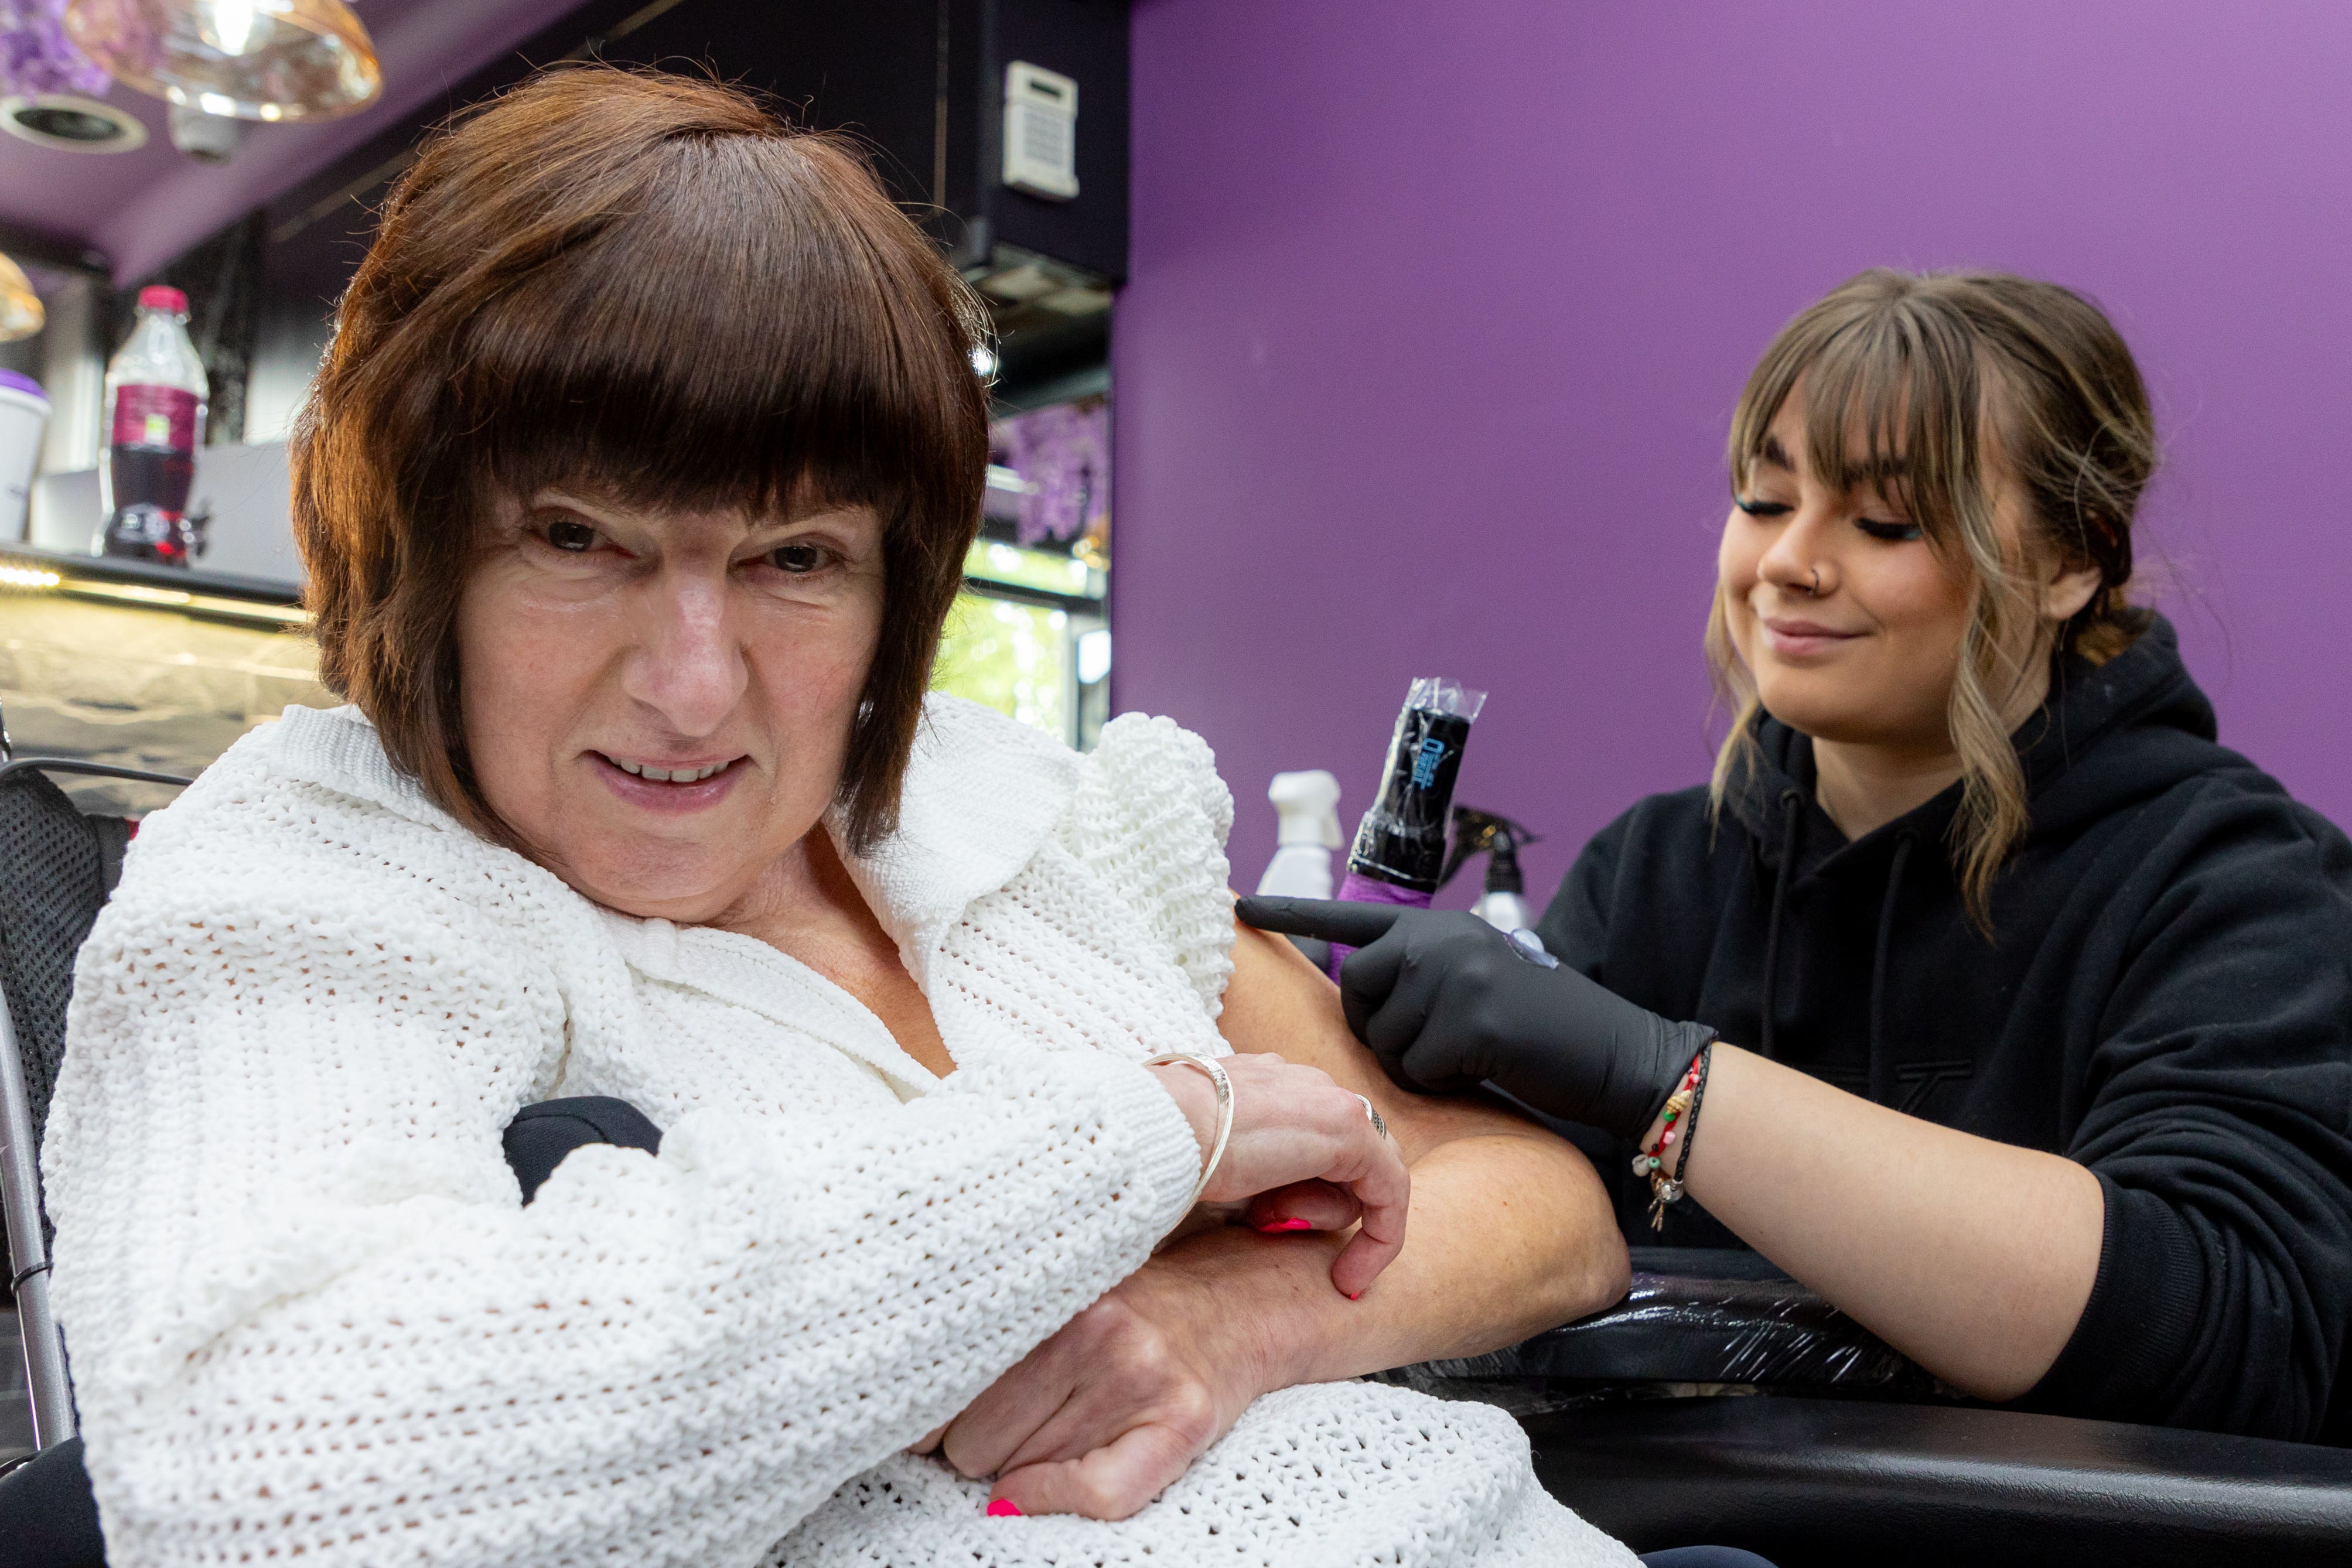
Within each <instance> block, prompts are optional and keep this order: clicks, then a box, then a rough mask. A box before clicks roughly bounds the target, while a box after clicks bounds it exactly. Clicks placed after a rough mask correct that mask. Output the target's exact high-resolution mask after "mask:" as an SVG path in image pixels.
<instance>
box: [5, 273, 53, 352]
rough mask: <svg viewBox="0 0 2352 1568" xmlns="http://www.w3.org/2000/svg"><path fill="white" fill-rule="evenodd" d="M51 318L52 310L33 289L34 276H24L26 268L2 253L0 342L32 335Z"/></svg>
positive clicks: (13, 340) (12, 340) (11, 341)
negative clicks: (44, 304)
mask: <svg viewBox="0 0 2352 1568" xmlns="http://www.w3.org/2000/svg"><path fill="white" fill-rule="evenodd" d="M48 319H49V313H48V312H47V311H46V310H44V309H42V308H41V297H40V296H39V295H37V294H36V293H34V292H33V280H32V279H31V278H29V277H26V276H25V269H24V268H23V267H18V266H17V265H16V263H15V262H14V261H12V260H10V259H9V258H8V257H6V256H0V343H13V342H15V341H16V340H17V339H19V338H29V337H31V336H32V335H33V334H34V333H36V332H37V331H39V330H40V329H41V328H42V325H43V324H44V323H46V322H47V320H48Z"/></svg>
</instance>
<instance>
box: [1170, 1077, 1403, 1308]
mask: <svg viewBox="0 0 2352 1568" xmlns="http://www.w3.org/2000/svg"><path fill="white" fill-rule="evenodd" d="M1218 1063H1219V1065H1221V1066H1222V1067H1223V1068H1224V1070H1225V1077H1226V1079H1227V1081H1228V1082H1231V1083H1232V1085H1233V1090H1234V1130H1233V1136H1232V1137H1231V1139H1230V1140H1228V1142H1227V1143H1226V1145H1225V1157H1224V1158H1223V1160H1221V1161H1219V1162H1218V1164H1217V1168H1216V1171H1215V1173H1214V1175H1213V1176H1212V1177H1211V1178H1210V1181H1209V1186H1208V1189H1207V1190H1206V1191H1205V1192H1203V1193H1202V1195H1201V1197H1202V1201H1203V1202H1207V1203H1235V1202H1240V1201H1243V1200H1244V1199H1248V1198H1252V1197H1256V1196H1257V1195H1259V1194H1261V1193H1271V1192H1274V1191H1275V1190H1276V1189H1277V1188H1285V1187H1289V1188H1297V1187H1298V1186H1299V1185H1300V1184H1302V1183H1311V1182H1327V1183H1328V1184H1330V1186H1332V1187H1336V1188H1338V1189H1339V1190H1340V1191H1342V1192H1344V1193H1346V1194H1347V1195H1348V1197H1349V1199H1351V1200H1352V1201H1353V1203H1354V1204H1355V1205H1356V1206H1357V1207H1358V1208H1359V1209H1360V1214H1361V1219H1362V1228H1360V1229H1359V1230H1358V1231H1357V1232H1356V1234H1355V1236H1354V1237H1353V1238H1352V1239H1350V1240H1349V1243H1348V1245H1347V1247H1346V1248H1345V1249H1343V1250H1342V1251H1341V1252H1340V1254H1339V1257H1338V1258H1337V1259H1335V1260H1333V1261H1332V1264H1331V1283H1332V1284H1333V1285H1335V1286H1337V1287H1338V1288H1339V1293H1340V1294H1342V1295H1344V1296H1346V1297H1348V1298H1349V1299H1350V1300H1353V1299H1354V1298H1356V1297H1358V1296H1360V1295H1362V1294H1363V1293H1364V1289H1365V1287H1366V1286H1368V1285H1370V1283H1371V1282H1372V1281H1374V1280H1376V1279H1378V1278H1379V1277H1380V1273H1381V1270H1383V1269H1385V1268H1387V1267H1388V1266H1389V1264H1390V1263H1391V1262H1392V1261H1394V1260H1395V1258H1396V1255H1397V1252H1398V1249H1401V1248H1402V1247H1403V1245H1404V1219H1405V1207H1406V1205H1407V1203H1408V1202H1409V1201H1410V1199H1411V1198H1412V1176H1410V1175H1409V1174H1407V1172H1406V1170H1405V1164H1404V1157H1403V1156H1402V1155H1401V1154H1399V1153H1398V1151H1397V1146H1396V1143H1395V1141H1394V1140H1393V1139H1391V1137H1390V1136H1389V1135H1388V1133H1387V1130H1386V1129H1385V1128H1383V1127H1381V1124H1379V1123H1378V1122H1377V1121H1376V1120H1375V1119H1374V1117H1373V1114H1372V1110H1371V1105H1370V1102H1369V1101H1367V1100H1365V1099H1364V1097H1363V1096H1362V1095H1360V1094H1356V1093H1352V1092H1349V1091H1348V1090H1345V1089H1342V1088H1340V1087H1339V1085H1338V1084H1337V1083H1334V1082H1331V1078H1330V1075H1329V1074H1328V1073H1327V1072H1325V1071H1322V1070H1321V1069H1320V1068H1315V1067H1301V1066H1299V1065H1297V1063H1295V1062H1289V1061H1284V1060H1283V1059H1282V1058H1281V1057H1279V1056H1275V1055H1272V1054H1271V1053H1267V1054H1260V1055H1236V1056H1225V1057H1220V1058H1218ZM1151 1071H1153V1072H1154V1073H1156V1074H1157V1075H1158V1076H1159V1078H1160V1083H1161V1085H1162V1086H1163V1087H1165V1088H1166V1089H1167V1091H1168V1092H1169V1093H1170V1094H1171V1096H1173V1097H1174V1099H1175V1101H1176V1103H1177V1104H1178V1105H1180V1106H1181V1107H1182V1108H1183V1111H1184V1114H1185V1116H1186V1117H1187V1118H1188V1119H1189V1120H1190V1121H1191V1122H1192V1133H1193V1135H1194V1136H1195V1137H1197V1138H1198V1139H1200V1141H1201V1147H1202V1157H1203V1158H1206V1157H1207V1153H1206V1151H1207V1150H1208V1148H1209V1146H1210V1145H1211V1144H1212V1143H1213V1141H1214V1139H1215V1136H1216V1125H1217V1096H1216V1087H1215V1085H1214V1084H1213V1082H1211V1081H1210V1078H1209V1075H1208V1074H1207V1073H1205V1072H1202V1071H1200V1070H1199V1069H1197V1068H1194V1067H1189V1066H1186V1065H1184V1064H1182V1063H1181V1062H1180V1063H1171V1064H1169V1065H1166V1066H1162V1067H1155V1068H1153V1069H1151ZM1300 1207H1301V1208H1302V1209H1304V1210H1305V1212H1304V1213H1303V1214H1302V1217H1303V1218H1314V1217H1315V1216H1317V1215H1328V1214H1331V1213H1336V1212H1341V1211H1342V1210H1339V1209H1335V1208H1334V1207H1333V1206H1332V1205H1331V1204H1330V1202H1329V1199H1328V1197H1326V1198H1323V1199H1320V1200H1318V1202H1317V1203H1316V1205H1315V1206H1314V1207H1312V1208H1307V1207H1306V1206H1305V1204H1304V1203H1303V1202H1302V1205H1301V1206H1300Z"/></svg>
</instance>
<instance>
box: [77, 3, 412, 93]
mask: <svg viewBox="0 0 2352 1568" xmlns="http://www.w3.org/2000/svg"><path fill="white" fill-rule="evenodd" d="M66 32H67V34H68V36H70V37H72V39H73V41H74V43H75V44H76V45H78V46H79V47H80V49H81V51H82V52H83V53H84V54H86V55H88V56H89V57H90V58H91V59H92V60H95V61H96V62H97V63H98V64H100V65H101V66H103V67H105V68H107V69H108V70H110V71H111V72H112V73H113V74H114V77H115V79H116V80H118V81H121V82H122V83H123V84H124V85H125V86H128V87H134V88H137V89H139V90H140V91H142V92H144V93H152V94H153V95H154V96H155V97H157V98H160V99H164V100H165V101H167V102H170V103H174V104H178V105H181V106H183V107H184V108H188V109H196V110H203V111H204V112H205V113H206V114H217V115H224V116H231V117H234V118H236V119H238V120H332V119H334V118H336V117H337V116H339V115H345V114H351V113H354V112H356V111H357V110H362V109H365V108H366V107H367V106H368V105H369V104H371V103H373V102H374V101H375V100H376V99H377V97H378V96H379V95H381V94H382V92H383V68H382V67H381V66H379V65H378V64H377V63H376V57H375V45H374V44H373V41H372V40H370V38H369V37H368V33H367V29H366V28H365V27H363V26H361V25H360V19H359V18H358V17H357V16H352V11H351V7H350V6H348V5H344V4H343V3H342V0H72V4H71V5H68V6H67V7H66Z"/></svg>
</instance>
